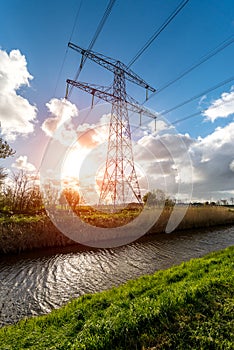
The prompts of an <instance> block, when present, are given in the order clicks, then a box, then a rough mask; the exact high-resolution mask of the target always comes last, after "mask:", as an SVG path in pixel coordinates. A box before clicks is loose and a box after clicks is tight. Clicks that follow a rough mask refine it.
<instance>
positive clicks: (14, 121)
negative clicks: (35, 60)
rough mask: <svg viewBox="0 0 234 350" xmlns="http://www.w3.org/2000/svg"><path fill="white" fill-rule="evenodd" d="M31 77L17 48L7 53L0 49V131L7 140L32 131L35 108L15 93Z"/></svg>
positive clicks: (26, 83) (35, 113)
mask: <svg viewBox="0 0 234 350" xmlns="http://www.w3.org/2000/svg"><path fill="white" fill-rule="evenodd" d="M31 79H33V77H32V75H31V74H30V73H29V72H28V70H27V62H26V59H25V56H23V55H22V54H21V53H20V51H19V50H12V51H11V52H10V53H9V55H8V54H7V52H5V51H3V50H0V120H1V130H2V133H3V134H4V135H5V137H6V138H7V139H8V140H15V138H16V137H17V135H19V134H23V135H27V134H29V133H32V132H33V131H34V122H35V121H36V115H37V108H36V107H35V106H33V105H31V104H30V103H29V102H28V100H27V99H25V98H23V97H22V96H20V95H19V94H17V90H18V89H19V88H20V87H22V86H24V85H26V86H29V81H30V80H31Z"/></svg>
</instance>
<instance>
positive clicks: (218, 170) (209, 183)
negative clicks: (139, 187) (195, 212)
mask: <svg viewBox="0 0 234 350" xmlns="http://www.w3.org/2000/svg"><path fill="white" fill-rule="evenodd" d="M233 147H234V122H232V123H229V124H228V125H226V126H225V127H222V128H221V127H219V128H216V130H215V131H214V132H213V133H211V134H209V135H207V136H206V137H204V138H201V137H199V138H197V139H193V138H191V137H190V136H189V135H187V134H185V135H182V134H178V135H176V134H164V135H161V136H160V135H145V136H144V137H142V138H141V139H140V140H139V141H138V143H137V144H136V146H134V153H135V161H136V162H140V163H141V164H143V167H144V170H145V172H146V174H147V176H148V178H149V180H150V181H151V183H152V184H154V186H155V187H159V188H162V189H163V188H166V189H167V190H168V191H169V192H171V193H172V194H173V193H176V190H177V186H178V185H179V184H182V185H183V191H184V192H183V193H185V195H189V193H190V190H191V186H193V197H194V199H203V198H205V199H206V200H209V199H210V198H211V196H212V198H214V199H215V200H217V199H219V198H220V193H221V191H224V192H225V193H230V194H231V193H232V191H233V190H234V175H233V172H234V159H233ZM189 156H190V157H191V164H190V162H189ZM163 186H164V187H163Z"/></svg>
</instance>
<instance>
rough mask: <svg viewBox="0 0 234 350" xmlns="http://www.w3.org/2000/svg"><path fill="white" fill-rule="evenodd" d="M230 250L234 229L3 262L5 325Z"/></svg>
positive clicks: (1, 317) (0, 303) (0, 305)
mask: <svg viewBox="0 0 234 350" xmlns="http://www.w3.org/2000/svg"><path fill="white" fill-rule="evenodd" d="M230 245H234V228H233V227H231V228H230V227H229V228H222V229H214V230H205V231H203V232H202V233H201V232H189V231H186V232H182V233H173V234H169V235H167V234H163V235H157V236H148V237H145V238H143V239H141V240H140V241H138V242H135V243H132V244H129V245H127V246H123V247H119V248H112V249H103V250H101V249H96V250H92V249H90V250H88V249H86V250H84V249H83V250H82V249H79V250H78V251H77V249H76V251H75V250H74V251H66V252H63V253H61V252H60V253H58V252H54V253H53V254H52V253H51V254H48V253H47V254H46V255H45V252H41V253H40V254H38V253H34V255H33V254H32V253H30V254H25V255H23V256H18V257H11V258H10V257H5V258H1V259H0V286H1V289H0V325H5V324H10V323H14V322H16V321H18V320H20V319H22V318H24V317H25V316H34V315H41V314H45V313H48V312H50V311H51V310H52V309H54V308H58V307H60V306H61V305H63V304H65V303H66V302H68V301H69V300H71V299H72V298H76V297H78V296H80V295H82V294H85V293H95V292H98V291H101V290H105V289H108V288H111V287H112V286H117V285H119V284H122V283H124V282H126V281H127V280H129V279H133V278H136V277H138V276H140V275H143V274H149V273H154V272H155V271H157V270H160V269H165V268H168V267H170V266H172V265H175V264H179V263H180V262H182V261H186V260H189V259H191V258H194V257H199V256H202V255H204V254H206V253H209V252H211V251H214V250H219V249H222V248H225V247H227V246H230ZM71 249H72V248H71ZM35 254H37V255H35ZM43 254H44V255H43Z"/></svg>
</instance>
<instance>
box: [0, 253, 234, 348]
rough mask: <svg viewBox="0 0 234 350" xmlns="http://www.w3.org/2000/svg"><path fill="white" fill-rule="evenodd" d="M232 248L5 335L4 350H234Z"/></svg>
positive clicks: (0, 340) (1, 338)
mask: <svg viewBox="0 0 234 350" xmlns="http://www.w3.org/2000/svg"><path fill="white" fill-rule="evenodd" d="M233 267H234V247H230V248H227V249H225V250H223V251H220V252H215V253H212V254H209V255H207V256H205V257H203V258H200V259H193V260H190V261H189V262H186V263H182V264H181V265H179V266H174V267H172V268H170V269H168V270H165V271H158V272H156V273H155V274H154V275H152V276H143V277H141V278H139V279H137V280H133V281H129V282H128V283H126V284H125V285H122V286H120V287H118V288H113V289H111V290H109V291H105V292H102V293H97V294H94V295H85V296H82V297H80V298H78V299H76V300H73V301H71V302H70V303H69V304H67V305H66V306H64V307H63V308H61V309H58V310H54V311H52V312H51V313H50V314H49V315H46V316H40V317H35V318H31V319H25V320H22V321H21V322H19V323H18V324H16V325H14V326H7V327H4V328H2V329H0V348H1V350H17V349H35V350H36V349H38V350H39V349H40V350H44V349H64V350H65V349H66V350H69V349H73V350H75V349H87V350H94V349H95V350H99V349H100V350H101V349H103V350H104V349H106V350H109V349H112V350H114V349H116V350H117V349H118V350H121V349H122V350H126V349H136V350H150V349H151V350H155V349H173V350H174V349H181V350H183V349H186V350H189V349H225V350H228V349H230V350H231V349H233V343H234V334H233V329H234V321H233V312H234V310H233V309H234V298H233V297H234V277H233Z"/></svg>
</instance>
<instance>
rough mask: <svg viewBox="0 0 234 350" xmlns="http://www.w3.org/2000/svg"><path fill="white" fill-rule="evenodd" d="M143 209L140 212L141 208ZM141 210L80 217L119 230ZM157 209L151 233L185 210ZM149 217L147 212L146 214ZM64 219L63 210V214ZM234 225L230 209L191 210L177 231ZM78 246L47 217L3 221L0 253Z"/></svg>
mask: <svg viewBox="0 0 234 350" xmlns="http://www.w3.org/2000/svg"><path fill="white" fill-rule="evenodd" d="M140 210H141V209H140ZM140 210H139V208H134V209H131V208H130V209H129V210H126V209H125V210H123V211H122V212H120V213H115V214H113V213H98V212H97V211H94V210H91V209H90V208H88V207H84V209H82V208H81V209H80V211H79V215H80V217H81V219H82V220H84V221H85V222H86V223H88V224H90V225H93V226H99V227H103V228H105V227H116V226H120V225H122V226H123V225H125V224H127V223H129V222H130V221H131V220H133V219H134V218H135V217H136V216H137V215H138V214H139V212H140ZM149 210H154V211H155V215H160V213H161V215H160V216H159V220H158V221H157V222H156V224H155V225H154V226H153V227H152V228H151V229H150V231H149V232H148V233H149V234H157V233H162V232H165V228H166V225H167V222H168V220H169V217H170V215H171V213H172V210H174V212H175V213H177V214H178V215H180V214H181V211H182V210H183V208H180V207H178V208H174V209H173V208H172V207H165V208H164V210H162V208H157V207H156V208H153V209H152V208H149ZM145 215H146V217H147V211H146V214H145ZM61 217H62V211H61ZM230 224H234V210H233V209H231V208H228V207H218V206H215V207H212V206H203V207H192V206H190V207H189V208H188V210H187V212H186V215H185V217H184V218H183V220H182V222H181V223H180V224H179V226H178V227H177V228H176V230H186V229H198V228H200V229H202V228H207V227H212V226H218V225H230ZM71 244H75V242H74V241H72V240H71V239H69V238H67V237H66V236H64V235H63V234H62V233H61V232H60V231H59V230H58V229H57V228H56V227H55V226H54V225H53V223H52V222H51V221H50V219H49V218H48V217H47V216H46V215H35V216H25V215H13V216H11V217H6V216H5V217H2V218H0V253H4V254H8V253H20V252H22V251H26V250H32V249H37V248H46V247H61V246H67V245H71Z"/></svg>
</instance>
